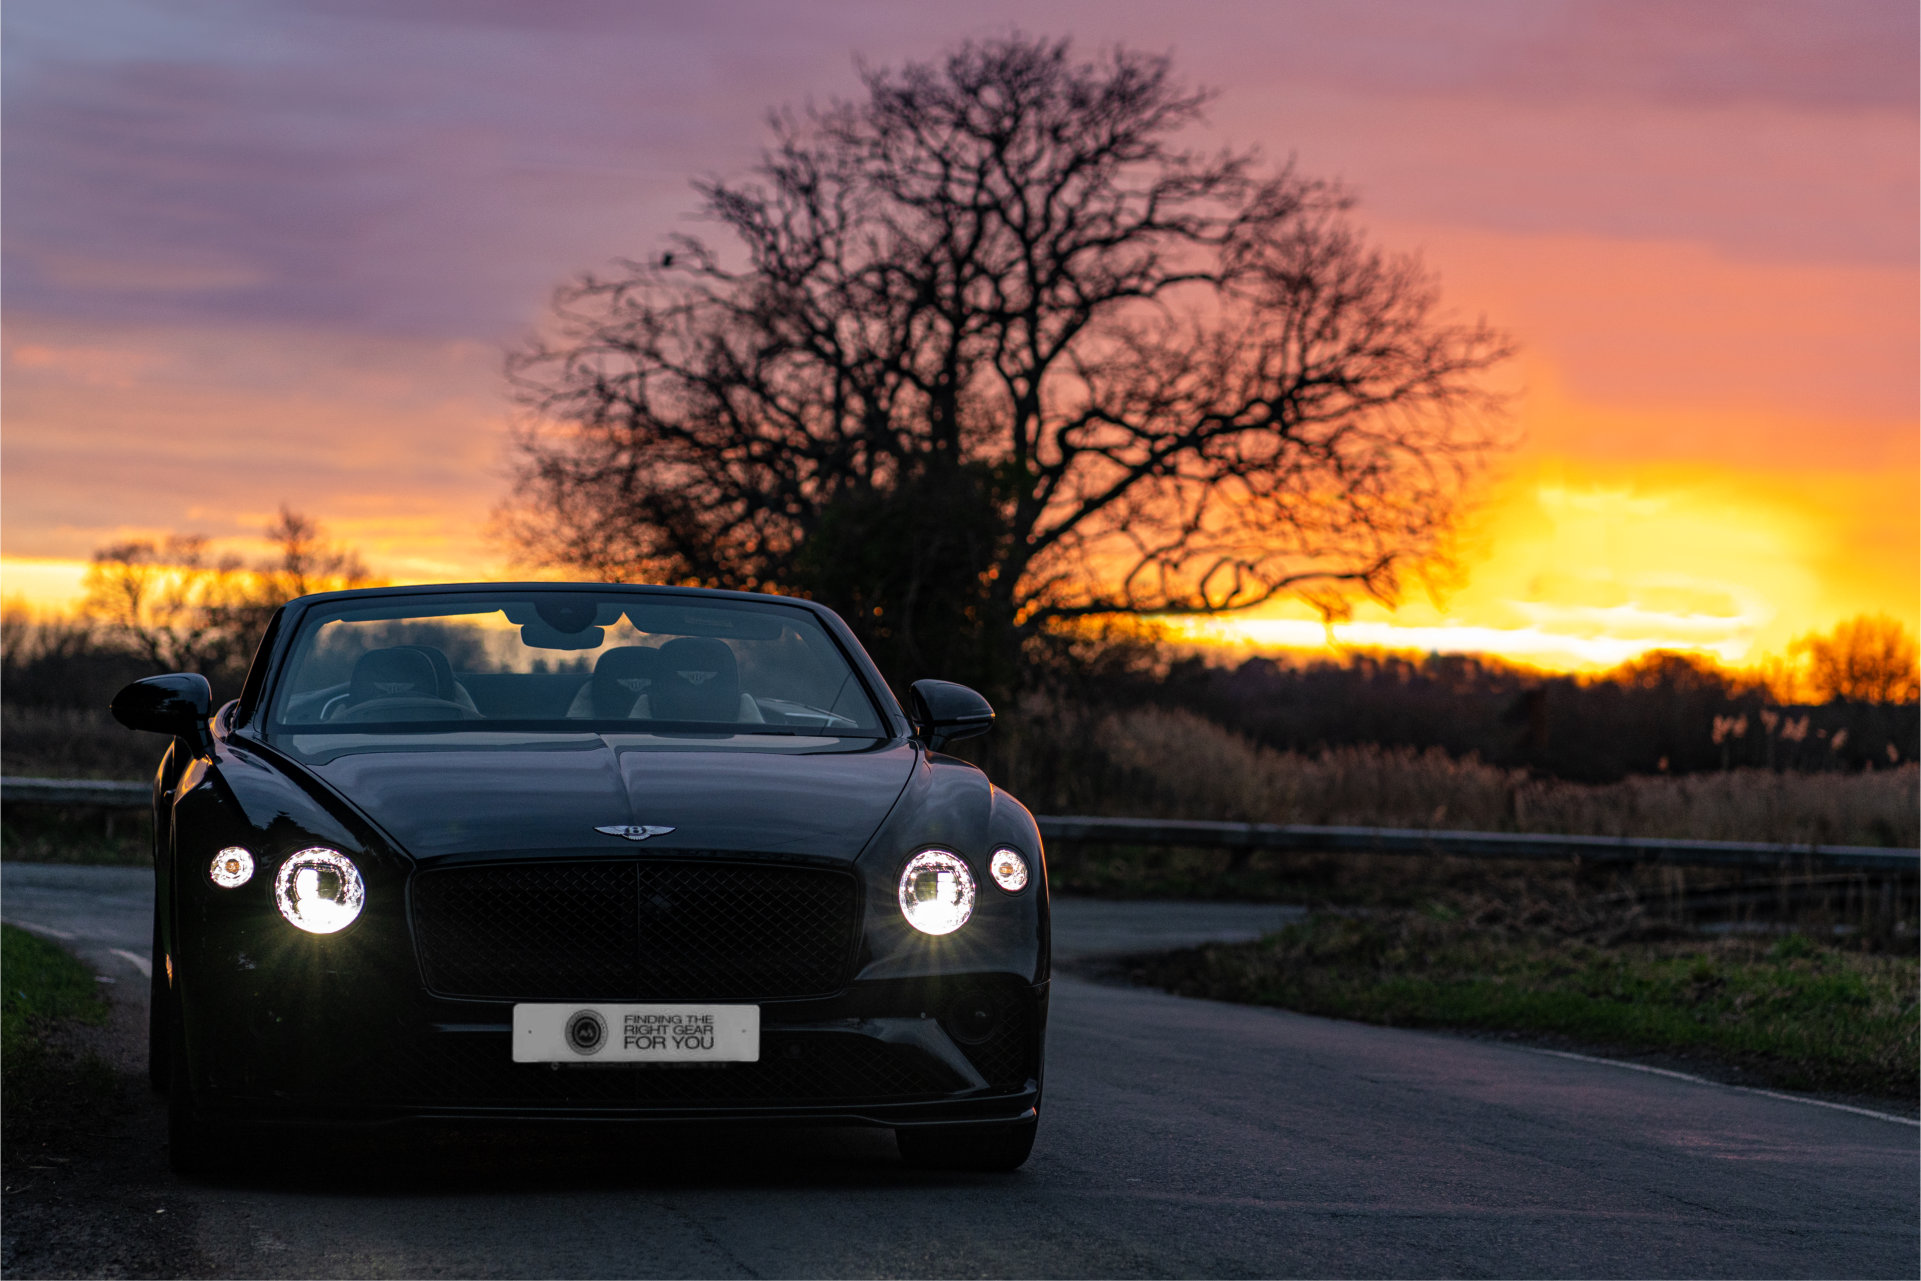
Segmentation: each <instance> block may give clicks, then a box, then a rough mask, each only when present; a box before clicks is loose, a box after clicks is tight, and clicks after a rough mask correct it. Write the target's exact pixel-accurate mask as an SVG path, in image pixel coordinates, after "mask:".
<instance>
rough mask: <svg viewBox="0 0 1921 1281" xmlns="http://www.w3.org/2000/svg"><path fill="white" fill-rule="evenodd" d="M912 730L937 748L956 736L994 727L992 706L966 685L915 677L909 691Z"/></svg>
mask: <svg viewBox="0 0 1921 1281" xmlns="http://www.w3.org/2000/svg"><path fill="white" fill-rule="evenodd" d="M908 694H909V696H910V697H909V702H910V703H911V704H912V707H911V709H910V711H911V714H912V716H913V719H914V733H915V734H917V735H919V736H920V739H921V741H922V742H924V743H926V744H927V747H928V750H930V751H936V752H937V751H939V750H940V749H941V748H943V747H945V746H947V744H949V743H952V742H954V741H955V740H957V739H962V738H973V737H974V736H975V735H977V734H985V733H986V732H987V731H988V730H990V729H992V728H994V709H993V707H992V706H990V705H989V704H988V702H987V700H986V699H984V698H982V697H981V696H980V695H979V694H976V693H975V692H974V691H973V690H971V689H969V688H967V686H965V685H956V684H954V683H953V682H952V681H915V682H914V684H913V687H912V688H911V689H910V690H909V691H908Z"/></svg>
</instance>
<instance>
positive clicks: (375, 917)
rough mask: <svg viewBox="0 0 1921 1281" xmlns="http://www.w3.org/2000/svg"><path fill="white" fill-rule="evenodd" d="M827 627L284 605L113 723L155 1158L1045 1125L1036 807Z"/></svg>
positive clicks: (205, 1162) (491, 590)
mask: <svg viewBox="0 0 1921 1281" xmlns="http://www.w3.org/2000/svg"><path fill="white" fill-rule="evenodd" d="M910 701H911V702H912V704H913V706H912V709H911V714H908V713H904V712H903V711H902V709H901V707H900V706H899V704H898V703H897V702H896V701H895V699H894V697H893V696H892V695H891V694H890V693H889V692H888V689H887V686H886V684H885V683H884V682H883V681H882V680H881V678H880V675H879V673H878V672H877V671H876V670H875V668H874V665H873V663H872V661H871V660H870V659H869V658H868V657H867V655H866V654H865V653H864V652H863V651H862V649H861V647H860V645H859V643H858V642H857V641H856V640H855V639H854V637H853V635H852V633H850V632H849V631H848V629H847V627H846V625H845V624H844V623H843V622H842V621H841V620H840V619H839V618H838V617H836V616H835V615H834V614H833V613H832V612H831V611H829V610H826V609H823V608H821V607H820V606H818V605H814V604H812V603H810V602H807V601H800V600H789V599H784V598H779V597H771V596H760V595H750V594H745V593H736V592H713V591H697V590H692V589H671V588H654V587H628V586H617V585H593V584H587V585H583V584H544V583H530V584H511V585H498V584H477V585H465V586H437V587H396V588H379V589H371V590H364V591H347V592H330V593H326V594H321V595H313V596H305V597H302V598H300V599H298V600H295V601H291V602H289V603H288V604H287V605H286V606H285V607H283V608H282V609H281V610H280V612H279V613H278V614H277V615H276V616H275V618H274V620H273V622H272V624H271V625H270V626H269V628H268V630H267V634H266V636H265V638H264V639H263V640H262V642H261V645H260V650H259V653H258V654H257V655H256V656H255V658H254V662H253V666H252V668H251V669H250V670H249V672H248V674H247V679H246V683H245V686H244V688H243V690H242V692H241V695H240V697H239V698H238V699H237V700H235V701H233V702H230V703H228V704H226V705H225V706H223V707H221V708H220V709H218V711H217V712H215V710H214V709H213V708H212V707H211V695H210V693H209V689H208V686H207V683H206V681H205V680H203V679H202V678H200V677H198V676H192V675H175V676H157V677H153V678H151V679H149V680H144V681H140V682H138V683H136V684H134V685H130V686H128V687H127V688H126V689H124V690H122V691H121V692H120V694H119V695H118V696H117V697H116V698H115V699H114V703H113V711H114V715H115V716H116V717H118V718H119V720H120V721H121V722H122V723H123V724H126V725H129V726H132V727H133V728H136V729H144V730H154V731H158V732H161V733H165V734H169V735H172V736H173V743H172V745H171V747H170V748H169V749H168V751H167V753H166V755H165V757H164V758H163V759H162V761H161V765H160V769H159V773H158V776H157V777H156V779H155V783H154V818H155V822H154V833H155V841H154V868H155V874H156V879H157V891H158V892H157V894H156V897H155V904H156V907H155V913H154V944H153V947H154V964H153V973H154V991H153V1022H152V1034H151V1063H152V1072H153V1078H154V1083H155V1085H156V1087H158V1088H161V1089H164V1090H165V1091H166V1092H167V1096H168V1104H169V1113H170V1117H171V1151H172V1157H173V1161H174V1163H175V1165H176V1167H177V1168H180V1169H183V1170H187V1171H198V1172H208V1171H211V1170H214V1169H217V1168H218V1167H219V1166H221V1165H222V1164H223V1163H225V1162H226V1161H228V1160H229V1159H230V1158H231V1154H232V1153H233V1152H235V1151H236V1150H237V1149H236V1145H235V1144H234V1143H233V1142H232V1140H233V1139H234V1138H235V1137H237V1136H243V1135H250V1134H259V1133H262V1132H264V1131H265V1130H266V1129H267V1128H268V1127H273V1126H315V1125H322V1126H325V1125H336V1126H347V1125H367V1124H380V1123H395V1122H412V1121H421V1120H448V1121H467V1120H479V1119H498V1120H512V1121H527V1120H533V1121H541V1120H580V1119H587V1120H603V1121H698V1122H714V1121H723V1120H750V1121H763V1120H764V1121H798V1122H808V1123H850V1124H866V1125H876V1126H889V1127H892V1128H893V1129H894V1131H895V1133H896V1136H897V1141H898V1143H899V1146H900V1149H901V1152H902V1154H903V1155H904V1156H905V1157H906V1158H907V1159H908V1160H910V1161H913V1162H916V1163H920V1164H932V1165H950V1166H964V1167H972V1168H999V1169H1011V1168H1013V1167H1015V1166H1018V1165H1019V1164H1020V1163H1021V1162H1022V1161H1024V1160H1025V1159H1026V1157H1027V1154H1028V1151H1029V1149H1030V1148H1031V1147H1032V1145H1033V1141H1034V1132H1035V1127H1036V1125H1037V1123H1038V1119H1039V1108H1040V1098H1041V1061H1042V1043H1043V1033H1044V1031H1045V1028H1046V1018H1047V983H1048V913H1047V878H1046V872H1045V867H1044V864H1043V862H1042V857H1041V844H1040V837H1039V834H1038V833H1037V831H1036V829H1035V826H1034V819H1033V816H1032V815H1030V814H1029V813H1028V812H1027V810H1026V809H1025V808H1024V807H1022V806H1021V804H1020V803H1019V802H1018V801H1016V800H1014V798H1013V797H1011V796H1009V795H1007V794H1006V793H1005V792H1002V791H1000V790H999V789H997V788H995V787H994V786H993V785H992V784H991V783H989V782H988V780H987V779H986V777H985V776H983V775H982V774H981V772H980V771H979V770H977V769H975V768H974V767H973V766H972V765H969V764H967V763H966V762H964V761H961V760H958V759H956V758H954V757H951V756H947V755H944V754H942V752H941V750H940V749H941V748H942V746H943V745H944V744H945V743H946V742H948V741H949V740H952V739H955V738H961V737H965V736H967V735H971V734H978V733H982V732H984V731H986V730H987V728H988V727H989V726H990V725H991V724H992V721H993V717H994V713H993V710H992V709H991V708H990V707H989V706H988V705H987V703H986V701H985V700H984V699H982V698H981V697H980V696H979V695H978V694H976V693H974V692H973V691H971V690H968V689H966V688H964V687H962V686H959V685H951V684H947V683H944V682H940V681H921V682H919V683H917V684H916V685H915V686H914V687H913V697H912V699H911V700H910Z"/></svg>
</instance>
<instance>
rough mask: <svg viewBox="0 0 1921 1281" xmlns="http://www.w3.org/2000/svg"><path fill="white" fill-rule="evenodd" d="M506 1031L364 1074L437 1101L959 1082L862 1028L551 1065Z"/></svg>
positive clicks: (830, 1094) (919, 1087) (432, 1048)
mask: <svg viewBox="0 0 1921 1281" xmlns="http://www.w3.org/2000/svg"><path fill="white" fill-rule="evenodd" d="M512 1050H513V1047H512V1045H511V1043H510V1040H509V1038H507V1037H505V1036H488V1035H466V1036H444V1037H439V1038H435V1039H434V1040H432V1041H425V1042H415V1043H413V1044H412V1045H411V1047H410V1048H409V1049H408V1050H407V1051H405V1052H403V1053H402V1054H401V1055H400V1056H399V1058H398V1061H397V1062H395V1063H394V1064H393V1065H392V1070H390V1071H383V1072H382V1073H381V1074H380V1075H379V1078H378V1079H377V1080H376V1081H370V1082H369V1083H368V1085H369V1088H370V1093H372V1094H374V1095H376V1096H378V1097H379V1098H381V1099H382V1100H384V1101H388V1102H393V1103H409V1102H412V1103H422V1104H432V1105H435V1106H449V1105H452V1106H458V1105H461V1104H479V1105H496V1106H505V1105H512V1104H523V1105H530V1106H543V1105H544V1106H552V1107H566V1106H581V1107H592V1106H625V1107H646V1106H650V1105H656V1104H659V1105H677V1104H689V1105H697V1104H703V1103H713V1104H724V1103H759V1102H782V1103H834V1102H860V1101H872V1100H883V1099H892V1100H900V1099H916V1098H937V1097H940V1096H942V1095H944V1094H947V1093H949V1092H951V1091H953V1090H955V1089H957V1088H958V1087H959V1085H960V1082H959V1081H958V1080H956V1079H955V1078H954V1077H953V1075H952V1074H951V1073H950V1072H948V1071H947V1070H946V1069H945V1068H943V1067H941V1066H940V1065H939V1064H938V1063H936V1062H934V1061H933V1060H931V1059H929V1058H928V1057H927V1056H926V1055H924V1054H922V1053H920V1052H919V1051H918V1050H915V1049H912V1048H909V1047H903V1046H894V1045H887V1044H885V1043H882V1042H879V1041H874V1040H872V1039H870V1038H868V1037H864V1036H853V1035H845V1036H843V1035H833V1034H823V1033H812V1034H809V1035H808V1036H806V1037H792V1038H786V1037H781V1036H779V1035H777V1034H769V1035H768V1036H767V1037H766V1039H765V1040H764V1041H763V1042H762V1045H761V1059H760V1061H759V1062H757V1063H728V1064H720V1065H711V1066H707V1065H703V1066H700V1067H672V1066H663V1065H646V1066H608V1067H573V1066H566V1067H560V1068H555V1067H552V1066H550V1065H548V1064H545V1063H515V1062H513V1060H512Z"/></svg>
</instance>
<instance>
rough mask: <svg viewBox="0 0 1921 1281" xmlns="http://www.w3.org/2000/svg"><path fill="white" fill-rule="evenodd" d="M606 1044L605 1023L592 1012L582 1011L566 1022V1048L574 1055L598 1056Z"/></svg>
mask: <svg viewBox="0 0 1921 1281" xmlns="http://www.w3.org/2000/svg"><path fill="white" fill-rule="evenodd" d="M605 1044H607V1021H606V1020H605V1019H603V1018H601V1017H600V1015H599V1013H598V1012H596V1011H594V1010H582V1011H580V1012H579V1013H578V1014H575V1015H574V1016H573V1017H572V1018H570V1019H568V1020H567V1048H569V1049H571V1050H572V1051H573V1052H574V1053H575V1054H598V1053H600V1047H601V1046H603V1045H605Z"/></svg>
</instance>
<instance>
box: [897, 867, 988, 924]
mask: <svg viewBox="0 0 1921 1281" xmlns="http://www.w3.org/2000/svg"><path fill="white" fill-rule="evenodd" d="M900 914H901V915H902V916H904V917H906V918H907V923H908V924H909V925H911V926H913V927H914V928H915V929H917V930H919V931H920V932H921V933H922V934H952V933H953V932H954V931H955V930H957V929H959V928H960V927H961V926H963V925H965V924H967V918H968V917H970V916H972V915H973V914H974V874H973V873H972V872H970V871H968V870H967V863H966V862H965V860H963V859H962V858H961V856H960V855H958V854H955V853H953V852H951V851H949V850H922V851H921V852H920V853H918V854H916V855H914V857H912V858H910V859H908V860H907V866H906V867H904V868H902V869H901V873H900Z"/></svg>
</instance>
